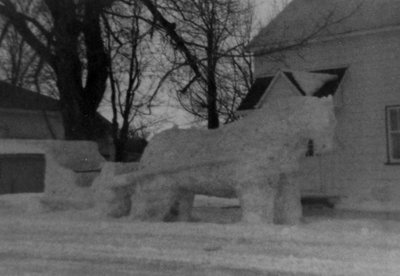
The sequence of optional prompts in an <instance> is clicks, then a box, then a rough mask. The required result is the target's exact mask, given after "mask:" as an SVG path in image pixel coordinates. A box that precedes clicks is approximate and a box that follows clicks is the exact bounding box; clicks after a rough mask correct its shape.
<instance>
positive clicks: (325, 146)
mask: <svg viewBox="0 0 400 276" xmlns="http://www.w3.org/2000/svg"><path fill="white" fill-rule="evenodd" d="M304 99H305V101H306V104H305V106H306V109H305V110H303V112H304V114H305V115H304V117H305V119H306V121H308V123H307V128H306V129H307V130H306V133H305V136H306V138H309V139H312V140H313V144H314V151H315V153H317V154H318V153H324V152H328V151H332V150H333V148H334V135H335V127H336V118H335V113H334V105H333V99H332V96H328V97H324V98H315V97H304Z"/></svg>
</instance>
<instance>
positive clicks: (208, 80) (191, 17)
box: [158, 0, 252, 128]
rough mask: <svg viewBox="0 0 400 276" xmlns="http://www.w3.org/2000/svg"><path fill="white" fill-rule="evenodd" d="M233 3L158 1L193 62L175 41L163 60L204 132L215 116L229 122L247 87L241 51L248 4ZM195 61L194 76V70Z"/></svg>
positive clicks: (247, 62) (248, 69)
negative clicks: (204, 123) (205, 123)
mask: <svg viewBox="0 0 400 276" xmlns="http://www.w3.org/2000/svg"><path fill="white" fill-rule="evenodd" d="M242 2H243V1H238V0H216V1H211V0H205V1H196V0H189V1H183V0H180V1H169V0H166V1H161V2H159V3H158V4H159V6H158V8H159V10H160V11H162V12H163V13H164V14H166V15H168V18H169V20H170V21H173V22H174V31H175V32H176V33H177V34H178V35H179V37H181V38H182V40H183V41H184V42H183V43H184V44H185V46H186V47H187V48H186V49H187V50H188V51H189V52H190V53H191V56H190V57H192V58H193V60H192V61H188V59H187V56H186V55H178V54H177V53H176V52H175V51H176V50H178V51H181V49H179V47H176V45H179V44H178V43H177V42H175V43H174V44H173V45H174V46H175V48H174V49H173V50H172V52H168V53H167V57H166V58H167V59H168V60H169V62H170V63H171V64H173V67H174V68H175V70H176V71H175V72H174V74H173V75H172V76H171V78H170V79H171V80H172V82H174V84H175V86H176V87H177V90H178V99H179V101H180V102H181V104H182V106H183V107H184V109H186V110H187V111H189V112H190V113H192V114H194V115H196V116H198V117H200V118H203V119H206V120H207V121H208V127H209V128H217V127H219V124H220V116H222V117H224V119H225V120H229V119H228V118H231V117H232V115H233V110H234V108H235V107H236V105H237V103H238V102H239V101H240V98H241V96H242V95H243V94H244V93H243V91H245V89H244V88H245V85H246V82H247V83H251V80H250V81H249V79H248V78H249V77H250V76H251V73H249V72H251V60H250V58H249V57H247V60H243V58H246V54H245V52H244V46H245V44H246V42H247V41H248V38H249V35H248V33H247V32H245V31H244V30H245V29H246V31H247V29H248V28H249V25H251V24H252V6H251V5H250V3H249V2H248V3H247V4H243V3H242ZM192 62H194V63H195V64H196V66H197V69H198V72H199V73H196V72H195V71H194V70H193V66H192V65H191V63H192Z"/></svg>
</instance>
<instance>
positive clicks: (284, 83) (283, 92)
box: [255, 72, 302, 107]
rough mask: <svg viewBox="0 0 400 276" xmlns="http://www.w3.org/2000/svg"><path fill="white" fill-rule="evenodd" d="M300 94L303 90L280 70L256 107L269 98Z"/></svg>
mask: <svg viewBox="0 0 400 276" xmlns="http://www.w3.org/2000/svg"><path fill="white" fill-rule="evenodd" d="M299 95H302V93H301V91H300V90H299V89H298V88H297V87H296V85H294V84H293V83H292V82H291V81H290V80H289V79H288V78H287V75H286V73H284V72H279V73H278V74H277V75H276V76H275V78H274V79H273V81H272V82H271V84H270V85H269V87H268V88H267V89H266V90H265V93H264V95H263V96H262V97H261V99H260V101H259V102H258V103H257V105H256V106H255V107H260V106H261V105H262V104H264V103H265V102H266V101H268V100H272V99H277V98H286V97H293V96H299Z"/></svg>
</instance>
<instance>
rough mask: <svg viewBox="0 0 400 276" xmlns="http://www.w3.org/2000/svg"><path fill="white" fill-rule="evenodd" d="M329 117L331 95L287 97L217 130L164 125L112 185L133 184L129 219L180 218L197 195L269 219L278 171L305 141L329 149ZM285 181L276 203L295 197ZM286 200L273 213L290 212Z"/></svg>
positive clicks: (286, 168)
mask: <svg viewBox="0 0 400 276" xmlns="http://www.w3.org/2000/svg"><path fill="white" fill-rule="evenodd" d="M333 114H334V113H333V103H332V99H331V98H328V99H317V98H312V97H291V98H285V99H278V100H276V101H274V102H270V103H268V104H267V105H265V106H264V107H263V109H260V110H255V111H254V112H253V113H251V114H249V115H248V116H246V117H245V118H243V119H242V120H239V121H237V122H234V123H232V124H229V125H226V126H224V127H222V128H220V129H217V130H201V129H188V130H180V129H170V130H167V131H164V132H162V133H160V134H159V135H156V136H155V137H154V138H153V139H152V140H151V142H150V144H149V145H148V146H147V148H146V150H145V152H144V154H143V156H142V159H141V161H140V165H139V170H138V171H137V172H133V173H130V174H126V175H121V176H119V177H116V178H114V179H113V182H114V185H115V186H121V187H124V186H125V187H128V186H130V187H134V193H133V195H132V210H131V216H132V217H135V218H140V219H155V220H162V219H165V218H166V217H168V216H170V215H171V212H175V211H176V209H178V210H179V212H178V213H179V215H183V216H184V217H185V218H188V217H190V210H191V208H192V206H193V198H194V194H204V195H212V196H219V197H236V196H238V197H239V198H240V202H241V206H242V211H243V219H244V220H247V221H249V222H261V221H262V222H272V220H273V216H274V215H273V210H274V204H275V195H276V193H277V185H276V183H277V182H278V181H279V178H280V177H281V174H282V173H284V174H288V173H291V172H294V171H296V170H297V169H298V167H299V160H300V158H301V157H302V156H304V154H305V150H306V141H307V140H308V139H313V140H314V143H315V145H316V148H317V150H318V149H329V148H331V146H332V140H333V133H334V126H335V119H334V115H333ZM285 183H287V185H290V186H291V187H292V188H290V189H282V190H281V191H280V192H281V193H284V194H283V195H282V194H281V195H280V197H281V198H285V200H280V201H279V202H280V203H279V204H286V202H290V201H296V202H299V200H300V198H299V193H298V191H297V190H298V187H295V186H293V185H294V184H293V183H291V182H290V181H285ZM283 185H285V184H283ZM126 190H129V189H126ZM292 190H294V192H291V191H292ZM287 193H291V194H287ZM292 205H293V204H288V205H287V206H284V207H282V208H280V209H279V210H281V211H282V212H290V213H296V212H291V211H293V210H288V208H289V209H291V208H295V207H294V206H292ZM294 205H296V206H298V204H294ZM296 208H297V207H296ZM296 219H297V220H298V219H299V218H296Z"/></svg>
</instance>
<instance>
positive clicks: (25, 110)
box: [0, 81, 113, 194]
mask: <svg viewBox="0 0 400 276" xmlns="http://www.w3.org/2000/svg"><path fill="white" fill-rule="evenodd" d="M98 125H99V131H98V134H99V135H98V136H99V139H98V141H97V143H98V145H99V151H100V153H101V154H102V155H103V156H104V157H106V158H110V157H111V156H112V154H113V150H112V149H113V147H112V144H111V136H110V132H109V131H110V128H111V125H110V123H109V122H108V121H107V120H106V119H105V118H103V117H102V116H100V115H99V117H98ZM64 138H65V136H64V128H63V121H62V116H61V112H60V107H59V103H58V101H57V100H55V99H53V98H51V97H47V96H44V95H40V94H38V93H35V92H32V91H29V90H26V89H23V88H19V87H16V86H13V85H10V84H8V83H5V82H2V81H0V143H1V140H2V139H20V140H21V139H27V140H28V139H29V140H52V139H55V140H63V139H64ZM44 167H45V159H44V156H43V155H40V154H21V153H19V154H2V153H0V194H2V193H14V192H39V191H42V190H43V183H44V180H43V178H44Z"/></svg>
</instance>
